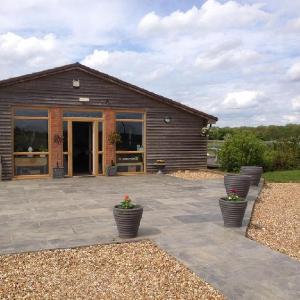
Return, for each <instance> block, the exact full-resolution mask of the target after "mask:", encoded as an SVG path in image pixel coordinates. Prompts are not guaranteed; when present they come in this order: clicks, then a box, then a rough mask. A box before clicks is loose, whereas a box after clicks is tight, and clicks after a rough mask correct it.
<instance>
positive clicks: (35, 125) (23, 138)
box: [14, 120, 48, 152]
mask: <svg viewBox="0 0 300 300" xmlns="http://www.w3.org/2000/svg"><path fill="white" fill-rule="evenodd" d="M14 151H15V152H27V151H29V152H48V120H15V128H14Z"/></svg>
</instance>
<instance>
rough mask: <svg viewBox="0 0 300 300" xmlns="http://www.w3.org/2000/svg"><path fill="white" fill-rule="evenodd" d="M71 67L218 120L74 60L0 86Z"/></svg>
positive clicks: (215, 119) (179, 107)
mask: <svg viewBox="0 0 300 300" xmlns="http://www.w3.org/2000/svg"><path fill="white" fill-rule="evenodd" d="M72 69H80V70H82V71H85V72H88V73H90V74H92V75H94V76H97V77H99V78H102V79H106V80H109V81H111V82H113V83H115V84H118V85H120V86H123V87H125V88H129V89H131V90H134V91H136V92H138V93H141V94H143V95H146V96H148V97H150V98H152V99H154V100H157V101H160V102H163V103H166V104H169V105H171V106H173V107H176V108H178V109H181V110H184V111H187V112H189V113H191V114H194V115H198V116H201V117H204V118H206V119H208V120H211V121H217V120H218V118H217V117H215V116H212V115H209V114H207V113H204V112H202V111H200V110H198V109H195V108H192V107H190V106H187V105H185V104H182V103H180V102H178V101H175V100H173V99H170V98H167V97H164V96H161V95H158V94H156V93H154V92H150V91H148V90H146V89H144V88H141V87H138V86H136V85H134V84H131V83H128V82H126V81H123V80H121V79H119V78H117V77H114V76H111V75H109V74H106V73H103V72H100V71H98V70H95V69H92V68H90V67H88V66H85V65H83V64H81V63H79V62H75V63H72V64H67V65H64V66H60V67H55V68H52V69H47V70H43V71H39V72H34V73H31V74H26V75H21V76H17V77H12V78H8V79H5V80H1V81H0V88H1V87H4V86H9V85H14V84H17V83H20V82H24V81H29V80H34V79H37V78H40V77H45V76H49V75H53V74H57V73H61V72H65V71H68V70H72Z"/></svg>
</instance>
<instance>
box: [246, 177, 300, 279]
mask: <svg viewBox="0 0 300 300" xmlns="http://www.w3.org/2000/svg"><path fill="white" fill-rule="evenodd" d="M248 236H249V237H250V238H251V239H254V240H256V241H258V242H260V243H262V244H264V245H267V246H268V247H270V248H272V249H274V250H277V251H280V252H282V253H284V254H287V255H289V256H291V257H294V258H296V259H297V260H299V261H300V183H267V184H265V186H264V189H263V191H262V193H261V195H260V197H259V199H258V200H257V201H256V204H255V208H254V212H253V216H252V220H251V224H250V226H249V229H248ZM299 284H300V283H299Z"/></svg>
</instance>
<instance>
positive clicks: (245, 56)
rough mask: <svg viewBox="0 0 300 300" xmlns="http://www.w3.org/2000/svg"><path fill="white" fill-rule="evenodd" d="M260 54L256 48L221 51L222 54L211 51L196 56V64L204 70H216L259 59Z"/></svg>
mask: <svg viewBox="0 0 300 300" xmlns="http://www.w3.org/2000/svg"><path fill="white" fill-rule="evenodd" d="M259 58H260V54H259V53H258V52H256V51H254V50H248V49H234V50H230V51H226V52H224V53H221V54H220V55H211V53H205V54H201V55H199V56H198V57H197V58H196V61H195V65H196V66H198V67H200V68H201V69H203V70H214V69H218V68H222V69H223V70H224V68H235V67H236V66H241V65H244V64H249V63H253V62H255V61H257V60H258V59H259Z"/></svg>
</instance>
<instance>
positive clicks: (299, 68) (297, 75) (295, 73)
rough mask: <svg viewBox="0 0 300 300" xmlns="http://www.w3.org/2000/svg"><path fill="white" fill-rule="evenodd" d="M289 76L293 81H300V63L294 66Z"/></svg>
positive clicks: (288, 73)
mask: <svg viewBox="0 0 300 300" xmlns="http://www.w3.org/2000/svg"><path fill="white" fill-rule="evenodd" d="M287 75H288V77H289V78H290V79H291V80H293V81H298V80H300V62H296V63H295V64H293V65H292V66H291V67H290V68H289V70H288V72H287Z"/></svg>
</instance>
